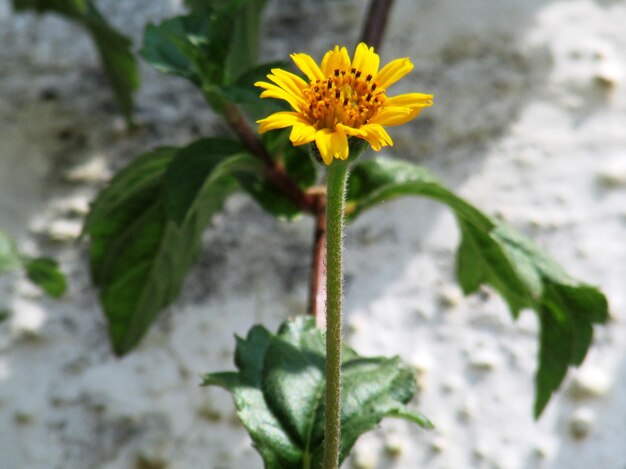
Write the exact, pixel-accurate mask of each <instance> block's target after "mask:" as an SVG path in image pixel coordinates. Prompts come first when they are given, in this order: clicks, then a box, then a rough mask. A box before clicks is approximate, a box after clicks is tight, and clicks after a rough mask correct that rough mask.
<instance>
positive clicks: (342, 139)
mask: <svg viewBox="0 0 626 469" xmlns="http://www.w3.org/2000/svg"><path fill="white" fill-rule="evenodd" d="M315 144H316V145H317V149H318V150H319V152H320V155H321V156H322V159H323V160H324V163H326V164H327V165H329V164H331V163H332V162H333V158H335V157H336V158H340V159H342V160H345V159H346V158H347V157H348V151H349V149H348V137H347V136H346V134H345V133H343V132H342V131H341V130H336V131H333V130H331V129H321V130H318V131H317V133H316V134H315Z"/></svg>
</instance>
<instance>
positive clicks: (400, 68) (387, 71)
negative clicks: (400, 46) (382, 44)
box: [374, 59, 413, 88]
mask: <svg viewBox="0 0 626 469" xmlns="http://www.w3.org/2000/svg"><path fill="white" fill-rule="evenodd" d="M411 70H413V64H412V63H411V61H410V60H409V59H396V60H392V61H391V62H389V63H388V64H387V65H385V66H384V67H383V68H382V69H381V70H380V72H378V74H377V75H376V76H375V77H374V82H375V83H376V84H377V85H378V86H379V87H381V88H389V87H390V86H391V85H393V84H394V83H395V82H396V81H398V80H399V79H400V78H402V77H403V76H405V75H406V74H407V73H409V72H410V71H411Z"/></svg>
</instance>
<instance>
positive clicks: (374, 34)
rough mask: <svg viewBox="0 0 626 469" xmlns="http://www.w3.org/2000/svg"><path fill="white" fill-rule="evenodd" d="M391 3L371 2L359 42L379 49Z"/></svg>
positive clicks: (390, 1) (389, 0)
mask: <svg viewBox="0 0 626 469" xmlns="http://www.w3.org/2000/svg"><path fill="white" fill-rule="evenodd" d="M393 1H394V0H372V2H371V3H370V7H369V10H368V11H367V17H366V20H365V25H364V26H363V33H362V34H361V40H362V41H363V42H364V43H366V44H367V45H368V46H372V47H373V48H374V49H377V50H378V49H380V45H381V43H382V40H383V35H384V34H385V28H386V27H387V18H388V17H389V12H390V11H391V7H392V6H393Z"/></svg>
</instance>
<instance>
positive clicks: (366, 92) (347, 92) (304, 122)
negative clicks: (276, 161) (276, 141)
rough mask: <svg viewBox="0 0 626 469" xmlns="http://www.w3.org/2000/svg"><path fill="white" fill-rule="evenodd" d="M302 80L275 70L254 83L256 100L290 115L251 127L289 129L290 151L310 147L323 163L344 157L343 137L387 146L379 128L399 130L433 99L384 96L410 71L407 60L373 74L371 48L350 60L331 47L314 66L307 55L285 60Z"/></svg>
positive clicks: (374, 62) (374, 60)
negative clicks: (269, 101)
mask: <svg viewBox="0 0 626 469" xmlns="http://www.w3.org/2000/svg"><path fill="white" fill-rule="evenodd" d="M291 58H292V59H293V61H294V62H295V64H296V65H297V66H298V68H299V69H300V70H301V71H302V72H303V73H304V75H306V78H307V80H304V79H302V78H300V77H299V76H297V75H294V74H293V73H290V72H287V71H285V70H282V69H279V68H275V69H272V73H271V74H269V75H268V76H267V78H269V79H270V81H271V82H272V83H268V82H264V81H259V82H257V83H255V86H258V87H260V88H263V89H264V91H263V92H262V93H261V97H262V98H278V99H282V100H285V101H287V102H288V103H289V105H290V106H291V108H292V109H293V111H283V112H276V113H274V114H271V115H270V116H269V117H267V118H265V119H261V120H259V121H257V122H258V123H259V132H261V133H264V132H267V131H268V130H274V129H282V128H285V127H292V129H291V135H290V137H289V138H290V140H291V142H292V143H293V144H294V145H303V144H305V143H310V142H313V141H314V142H315V145H316V146H317V149H318V150H319V153H320V155H321V156H322V159H323V160H324V163H326V164H327V165H328V164H330V163H332V161H333V158H339V159H342V160H345V159H346V158H347V157H348V137H357V138H360V139H363V140H366V141H367V142H368V143H369V144H370V145H371V146H372V148H373V149H374V150H376V151H379V150H380V149H381V148H382V147H384V146H387V145H393V141H392V140H391V137H390V136H389V134H388V133H387V131H386V130H385V129H384V126H395V125H401V124H404V123H406V122H408V121H410V120H411V119H413V118H415V117H416V116H417V115H418V114H419V112H420V111H421V110H422V109H423V108H425V107H428V106H431V105H432V103H433V102H432V98H433V96H432V95H430V94H422V93H408V94H401V95H398V96H393V97H390V96H387V88H389V86H391V85H393V84H394V83H395V82H397V81H398V80H400V79H401V78H402V77H404V76H405V75H406V74H407V73H409V72H410V71H411V70H412V69H413V64H412V63H411V61H410V60H409V59H407V58H404V59H396V60H393V61H391V62H389V63H388V64H387V65H385V66H384V67H383V68H382V69H380V70H379V69H378V67H379V64H380V57H379V56H378V54H377V53H376V52H374V48H373V47H368V46H367V45H366V44H365V43H360V44H359V45H358V46H357V48H356V51H355V52H354V57H353V58H352V60H350V57H349V56H348V51H347V49H346V48H345V47H341V48H340V47H339V46H335V48H334V49H333V50H331V51H328V52H327V53H326V55H324V58H323V59H322V63H321V64H320V65H319V66H318V65H317V63H315V60H313V58H312V57H311V56H309V55H307V54H291Z"/></svg>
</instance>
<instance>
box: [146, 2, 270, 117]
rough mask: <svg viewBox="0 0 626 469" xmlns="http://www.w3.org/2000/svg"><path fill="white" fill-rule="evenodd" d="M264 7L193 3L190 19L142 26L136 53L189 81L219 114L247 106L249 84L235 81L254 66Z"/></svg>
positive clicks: (176, 19) (249, 97) (175, 19)
mask: <svg viewBox="0 0 626 469" xmlns="http://www.w3.org/2000/svg"><path fill="white" fill-rule="evenodd" d="M264 5H265V0H230V1H211V2H209V1H207V2H191V5H190V6H191V7H192V8H193V14H191V15H187V16H179V17H176V18H172V19H169V20H166V21H164V22H162V23H161V24H159V25H148V26H147V27H146V31H145V35H144V47H143V48H142V50H141V51H140V54H141V55H142V56H143V57H144V58H145V59H146V60H147V61H148V62H149V63H151V64H152V65H153V66H154V67H156V68H157V69H158V70H160V71H162V72H164V73H169V74H173V75H179V76H182V77H185V78H187V79H188V80H191V81H192V82H193V83H194V84H195V85H196V86H198V87H199V88H200V89H201V90H202V92H203V93H204V96H205V98H206V99H207V101H208V102H209V104H210V105H211V106H212V107H213V108H214V110H216V111H218V112H220V111H221V110H222V108H223V105H224V103H225V102H228V101H238V102H240V101H248V102H250V101H251V93H250V84H249V83H247V82H246V83H245V84H244V85H243V86H242V85H241V82H240V81H238V80H240V79H242V78H244V77H246V75H247V74H248V73H249V71H250V70H251V69H254V67H255V65H256V60H257V49H258V44H259V27H260V26H259V24H260V17H261V12H262V10H263V7H264ZM256 96H258V93H257V94H256ZM256 96H255V97H256ZM257 101H258V100H257Z"/></svg>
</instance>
